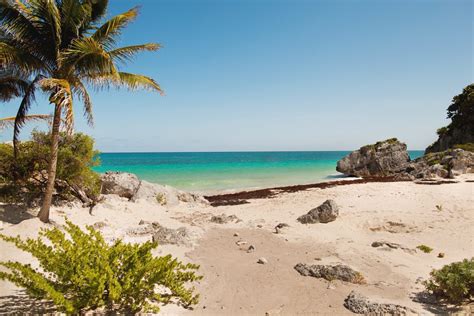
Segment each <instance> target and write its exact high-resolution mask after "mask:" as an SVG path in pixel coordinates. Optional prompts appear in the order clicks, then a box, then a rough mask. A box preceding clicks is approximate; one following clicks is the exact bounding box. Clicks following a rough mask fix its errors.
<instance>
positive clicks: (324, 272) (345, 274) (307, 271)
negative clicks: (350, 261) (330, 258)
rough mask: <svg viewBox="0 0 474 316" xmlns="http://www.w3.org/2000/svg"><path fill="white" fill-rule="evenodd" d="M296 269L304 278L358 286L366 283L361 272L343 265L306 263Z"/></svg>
mask: <svg viewBox="0 0 474 316" xmlns="http://www.w3.org/2000/svg"><path fill="white" fill-rule="evenodd" d="M294 268H295V270H296V271H298V272H299V274H301V275H304V276H311V277H314V278H323V279H325V280H328V281H332V280H341V281H345V282H350V283H356V284H362V283H365V280H364V277H363V276H362V274H361V273H360V272H357V271H355V270H353V269H352V268H351V267H349V266H346V265H343V264H338V265H334V266H332V265H321V264H314V265H307V264H304V263H298V264H297V265H296V266H295V267H294Z"/></svg>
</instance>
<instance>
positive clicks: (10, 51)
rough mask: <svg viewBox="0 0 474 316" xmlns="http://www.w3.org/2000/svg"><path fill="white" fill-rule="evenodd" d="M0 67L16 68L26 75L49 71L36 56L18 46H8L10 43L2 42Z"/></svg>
mask: <svg viewBox="0 0 474 316" xmlns="http://www.w3.org/2000/svg"><path fill="white" fill-rule="evenodd" d="M0 65H6V66H10V67H16V68H18V69H21V71H22V72H25V73H35V72H38V71H40V70H42V69H48V70H49V68H48V67H47V66H46V64H45V63H43V62H42V61H41V60H40V59H38V58H37V57H36V56H34V55H32V54H31V53H29V52H28V51H26V50H23V49H22V48H20V47H18V46H13V45H10V44H8V41H6V40H5V41H2V42H0Z"/></svg>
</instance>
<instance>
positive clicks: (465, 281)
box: [424, 258, 474, 304]
mask: <svg viewBox="0 0 474 316" xmlns="http://www.w3.org/2000/svg"><path fill="white" fill-rule="evenodd" d="M430 275H431V278H430V279H429V280H428V281H425V282H424V284H425V286H426V289H427V290H429V291H431V292H432V293H433V294H435V295H437V296H438V297H440V298H445V299H447V300H448V302H450V303H454V304H458V303H461V302H462V301H463V300H469V299H472V297H473V296H474V258H471V259H470V260H468V259H464V260H463V261H460V262H454V263H451V264H448V265H445V266H444V267H442V268H441V269H440V270H433V271H431V273H430Z"/></svg>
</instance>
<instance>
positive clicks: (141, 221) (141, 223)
mask: <svg viewBox="0 0 474 316" xmlns="http://www.w3.org/2000/svg"><path fill="white" fill-rule="evenodd" d="M150 223H151V222H149V221H145V220H143V219H141V220H140V221H139V222H138V225H145V224H150Z"/></svg>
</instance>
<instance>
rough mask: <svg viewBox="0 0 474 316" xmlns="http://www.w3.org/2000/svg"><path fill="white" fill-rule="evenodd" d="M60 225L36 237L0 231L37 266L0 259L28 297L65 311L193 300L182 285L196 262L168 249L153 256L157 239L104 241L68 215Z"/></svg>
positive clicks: (147, 307) (134, 308)
mask: <svg viewBox="0 0 474 316" xmlns="http://www.w3.org/2000/svg"><path fill="white" fill-rule="evenodd" d="M64 230H65V232H63V231H62V230H60V229H58V228H56V227H53V228H51V229H47V230H46V229H44V230H42V231H41V232H40V235H39V237H38V238H37V239H31V238H29V239H26V240H22V239H21V238H20V237H8V236H4V235H0V238H1V239H3V240H5V241H7V242H10V243H13V244H15V245H16V247H18V248H19V249H21V250H23V251H26V252H28V253H30V254H31V255H32V256H33V257H34V258H36V259H37V261H38V262H39V268H34V267H32V266H31V265H30V264H24V263H20V262H13V261H9V262H1V263H0V265H1V266H3V267H4V268H6V269H7V272H5V271H2V272H0V279H3V280H8V281H10V282H13V283H15V284H16V285H17V286H19V287H22V288H25V289H26V291H27V293H28V294H29V295H31V296H33V297H36V298H39V299H46V300H51V301H53V302H54V304H55V305H56V306H57V308H58V309H59V310H60V311H63V312H66V313H68V314H79V313H83V312H85V311H88V310H96V309H99V308H101V309H105V310H106V311H120V312H124V313H126V314H130V313H137V312H140V311H142V312H147V311H151V312H158V311H159V306H158V305H157V303H169V302H175V303H179V304H181V305H184V306H190V305H193V304H196V303H197V302H198V295H196V294H194V289H193V288H188V287H186V285H187V283H189V282H193V281H197V280H200V279H201V278H202V277H201V276H198V275H196V274H195V270H196V269H197V268H198V266H197V265H194V264H183V263H181V262H180V261H178V260H177V259H175V258H172V257H171V255H167V256H163V257H154V256H153V255H152V253H151V252H152V250H153V249H155V248H156V247H157V243H153V242H150V241H149V242H145V243H142V244H128V243H124V242H122V241H121V240H116V241H114V242H113V244H112V245H109V244H108V243H107V242H106V241H105V240H104V238H103V237H102V236H101V234H100V233H99V232H97V231H96V230H94V229H93V228H92V227H90V226H89V227H87V230H86V231H83V230H81V229H80V228H79V227H78V226H76V225H74V224H73V223H72V222H70V221H68V220H66V225H65V228H64ZM43 238H44V239H47V241H44V240H43ZM156 288H159V289H160V290H159V293H157V292H156Z"/></svg>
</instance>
